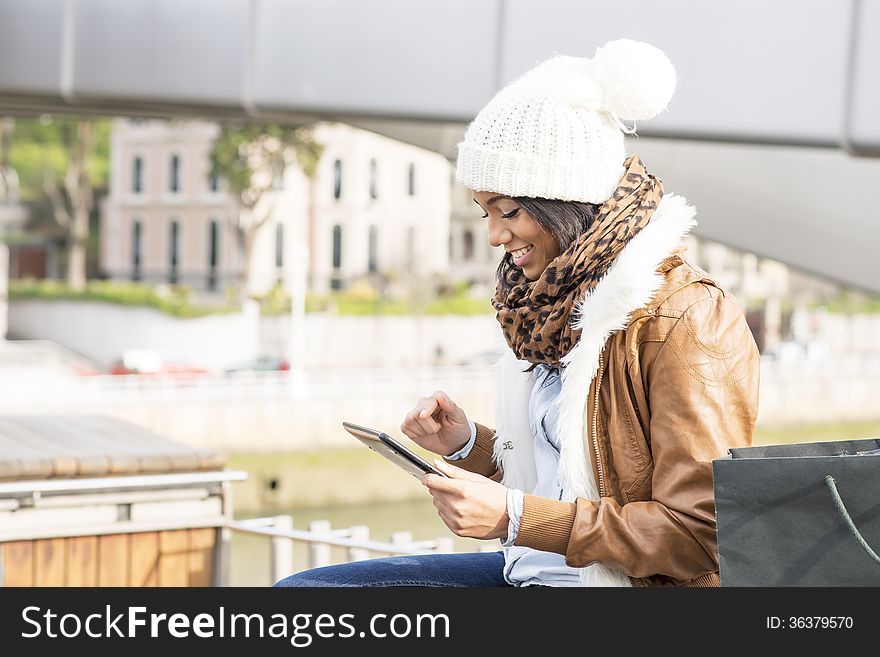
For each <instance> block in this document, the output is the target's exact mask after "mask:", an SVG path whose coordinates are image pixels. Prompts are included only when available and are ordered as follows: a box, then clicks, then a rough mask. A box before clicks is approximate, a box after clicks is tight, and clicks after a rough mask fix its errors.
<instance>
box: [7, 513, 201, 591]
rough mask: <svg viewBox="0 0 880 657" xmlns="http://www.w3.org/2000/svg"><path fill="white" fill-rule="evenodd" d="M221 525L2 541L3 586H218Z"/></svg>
mask: <svg viewBox="0 0 880 657" xmlns="http://www.w3.org/2000/svg"><path fill="white" fill-rule="evenodd" d="M217 531H218V530H217V529H216V528H206V529H179V530H169V531H163V532H139V533H135V534H108V535H106V536H76V537H69V538H51V539H41V540H34V541H11V542H7V543H0V558H2V560H3V569H2V577H3V579H2V581H0V586H137V587H142V586H212V585H213V584H214V566H215V558H216V556H215V555H216V541H217Z"/></svg>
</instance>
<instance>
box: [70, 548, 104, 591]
mask: <svg viewBox="0 0 880 657" xmlns="http://www.w3.org/2000/svg"><path fill="white" fill-rule="evenodd" d="M65 584H66V585H67V586H97V584H98V537H97V536H76V537H73V538H68V539H67V577H66V578H65Z"/></svg>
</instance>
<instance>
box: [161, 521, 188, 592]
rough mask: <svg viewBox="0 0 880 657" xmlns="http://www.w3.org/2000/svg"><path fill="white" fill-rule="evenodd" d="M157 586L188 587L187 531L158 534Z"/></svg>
mask: <svg viewBox="0 0 880 657" xmlns="http://www.w3.org/2000/svg"><path fill="white" fill-rule="evenodd" d="M159 586H189V531H188V530H186V529H175V530H171V531H165V532H161V533H160V534H159Z"/></svg>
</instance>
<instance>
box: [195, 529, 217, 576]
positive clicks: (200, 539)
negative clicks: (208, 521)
mask: <svg viewBox="0 0 880 657" xmlns="http://www.w3.org/2000/svg"><path fill="white" fill-rule="evenodd" d="M216 540H217V530H216V529H190V530H189V585H190V586H211V585H212V584H213V583H214V545H215V543H216Z"/></svg>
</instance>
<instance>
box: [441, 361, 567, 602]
mask: <svg viewBox="0 0 880 657" xmlns="http://www.w3.org/2000/svg"><path fill="white" fill-rule="evenodd" d="M532 380H533V381H534V383H533V386H532V392H531V395H530V397H529V424H530V425H531V426H530V428H531V431H532V436H533V437H534V443H533V445H534V450H535V470H536V473H537V475H538V482H537V484H535V488H534V489H533V490H531V491H529V493H531V494H532V495H538V496H540V497H548V498H550V499H555V500H561V499H562V497H563V490H562V478H561V476H560V473H559V452H560V448H561V443H560V439H559V436H558V435H557V433H556V425H557V421H558V419H559V406H558V400H559V392H560V390H561V388H562V377H561V372H560V371H559V369H558V368H554V367H549V366H547V365H538V366H537V367H535V369H534V370H533V371H532ZM469 422H470V421H469ZM470 427H471V438H470V440H469V441H468V443H467V444H466V445H465V446H464V447H462V448H461V449H460V450H459V451H457V452H456V453H455V454H452V455H450V456H449V457H447V458H449V459H450V460H454V459H459V458H464V457H465V456H467V455H468V454H469V453H470V451H471V448H472V447H473V445H474V442H475V441H476V436H477V429H476V425H475V424H474V423H473V422H470ZM523 496H524V492H523V491H521V490H517V489H514V488H511V489H508V491H507V515H508V518H509V520H510V524H509V525H508V529H507V540H505V541H503V542H502V546H504V561H505V565H504V577H505V579H506V580H507V582H508V583H510V584H513V585H514V586H533V585H544V586H579V585H580V579H579V571H578V569H577V568H571V567H570V566H567V565H566V564H565V557H564V556H563V555H561V554H556V553H555V552H542V551H540V550H535V549H533V548H529V547H521V546H515V545H514V542H515V541H516V537H517V534H518V533H519V525H520V521H521V520H522V514H523Z"/></svg>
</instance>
